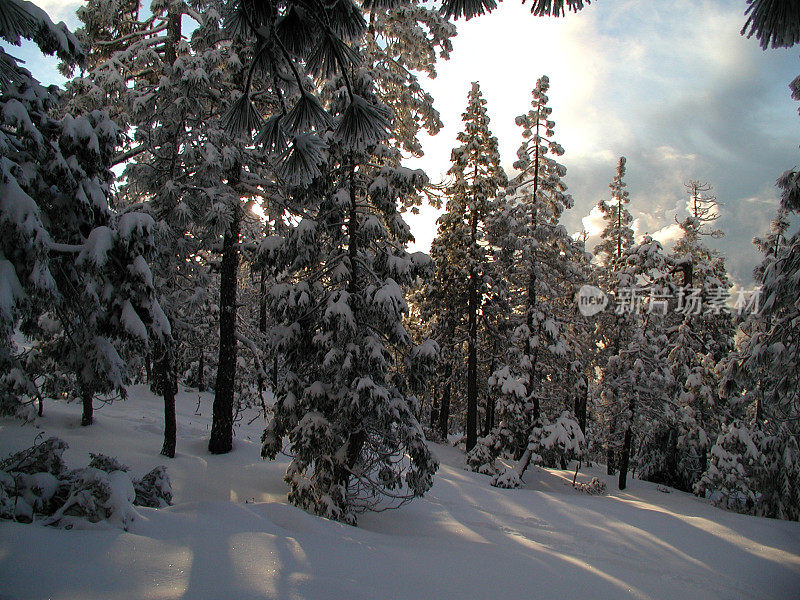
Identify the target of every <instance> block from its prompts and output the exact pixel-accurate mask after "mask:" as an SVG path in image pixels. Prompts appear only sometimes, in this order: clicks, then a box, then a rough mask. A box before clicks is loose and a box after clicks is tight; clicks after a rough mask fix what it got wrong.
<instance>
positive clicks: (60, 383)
mask: <svg viewBox="0 0 800 600" xmlns="http://www.w3.org/2000/svg"><path fill="white" fill-rule="evenodd" d="M0 17H2V18H0V35H2V37H3V38H4V39H5V40H7V41H8V42H10V43H12V44H19V43H20V38H27V39H32V40H34V41H36V43H37V44H39V46H40V48H41V49H42V51H44V52H46V53H56V54H57V55H58V57H59V58H60V59H61V60H62V61H64V62H65V63H69V64H85V60H86V57H85V54H83V53H82V51H80V50H79V49H78V48H79V46H78V43H77V40H76V38H75V37H74V36H73V35H72V34H71V33H70V32H69V31H67V29H66V28H65V27H64V26H63V24H62V25H59V26H56V25H54V24H53V23H52V21H50V19H49V18H48V17H47V15H46V13H44V12H43V11H41V10H40V9H38V8H37V7H35V6H34V5H32V4H30V3H28V2H20V1H19V0H10V1H9V2H6V3H4V4H3V6H2V8H0ZM0 63H2V65H3V67H4V68H3V69H2V79H0V113H2V118H3V135H2V138H1V139H0V167H1V168H2V171H0V228H1V229H2V236H0V239H2V245H1V246H0V268H2V271H3V276H2V278H0V282H1V283H0V285H2V286H3V291H2V293H0V297H2V298H3V303H2V335H3V342H2V345H0V363H2V364H3V369H4V373H5V375H4V377H3V388H4V392H3V396H4V398H3V405H4V409H5V410H13V409H14V407H15V406H16V402H17V401H18V399H19V398H20V396H21V394H25V395H28V396H30V397H35V396H39V398H40V400H41V395H40V394H39V391H38V389H37V383H36V375H37V373H36V372H35V369H36V366H37V363H38V365H39V366H40V367H46V368H47V370H46V371H45V372H44V373H43V375H44V379H43V381H42V385H43V386H45V388H46V389H48V390H54V389H56V388H58V391H60V392H63V393H67V394H69V395H74V396H78V397H80V398H81V399H82V403H83V416H82V419H81V422H82V424H83V425H89V424H90V423H91V422H92V419H93V410H92V400H93V397H94V395H95V394H98V393H110V392H112V391H116V392H117V393H119V394H120V395H124V393H125V391H124V387H123V385H124V383H125V382H126V381H127V375H128V373H127V365H126V363H125V361H124V360H123V358H122V357H121V356H120V350H119V349H120V347H121V345H122V344H125V343H135V344H139V345H141V346H145V347H146V346H147V344H148V341H149V338H150V336H151V335H152V336H153V337H154V338H156V339H159V340H161V341H164V340H166V339H168V338H169V335H170V324H169V322H168V320H167V319H166V317H165V315H164V313H163V311H162V310H161V307H160V305H159V303H158V301H157V299H156V297H155V292H154V286H153V278H152V273H151V272H150V269H149V267H148V264H147V260H148V259H149V258H150V256H151V255H152V252H153V244H154V240H153V221H152V219H151V218H150V217H149V216H147V215H144V214H141V213H137V212H132V211H128V212H116V211H114V210H113V209H112V207H111V204H110V198H111V192H110V185H111V181H112V179H113V174H112V173H111V170H110V167H111V164H112V159H113V156H114V154H115V151H116V146H117V143H118V141H119V139H120V135H121V132H120V130H119V129H118V128H117V126H116V125H115V124H114V123H113V122H111V121H110V120H109V119H108V116H107V114H106V113H104V112H101V111H91V112H88V113H86V114H83V115H80V114H77V115H72V114H64V115H63V116H60V117H58V116H57V114H58V110H57V109H58V100H59V95H60V93H59V91H58V90H57V89H56V88H55V87H51V88H44V87H42V86H41V85H40V84H39V82H37V81H36V80H35V79H34V78H33V77H32V76H31V75H30V73H29V72H28V71H26V70H25V69H22V68H21V67H20V66H19V65H18V62H17V60H16V59H14V58H13V57H11V56H10V55H8V54H7V53H5V51H3V50H0ZM15 330H19V331H20V332H21V333H23V334H24V335H25V336H26V337H27V338H28V339H29V340H31V341H33V345H32V349H31V351H30V352H29V353H28V352H24V351H22V350H21V349H20V348H18V347H16V345H15V344H14V342H13V341H12V338H11V336H12V334H13V333H14V331H15ZM40 409H41V404H40Z"/></svg>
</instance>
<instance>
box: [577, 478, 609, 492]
mask: <svg viewBox="0 0 800 600" xmlns="http://www.w3.org/2000/svg"><path fill="white" fill-rule="evenodd" d="M572 487H574V488H575V489H576V490H578V491H579V492H584V493H586V494H589V495H590V496H603V495H605V493H606V482H605V481H601V480H600V479H598V478H597V477H592V480H591V481H589V482H584V481H576V482H575V483H574V484H573V486H572Z"/></svg>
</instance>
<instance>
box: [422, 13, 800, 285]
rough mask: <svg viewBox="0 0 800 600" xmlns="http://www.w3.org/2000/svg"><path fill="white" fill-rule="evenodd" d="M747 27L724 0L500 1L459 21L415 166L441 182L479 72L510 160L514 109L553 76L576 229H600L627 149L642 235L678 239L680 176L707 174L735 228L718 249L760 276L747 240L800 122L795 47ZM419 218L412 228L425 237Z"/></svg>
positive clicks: (771, 195) (764, 212)
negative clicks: (436, 128)
mask: <svg viewBox="0 0 800 600" xmlns="http://www.w3.org/2000/svg"><path fill="white" fill-rule="evenodd" d="M742 22H743V16H742V7H741V6H740V5H739V4H738V3H730V2H725V1H723V0H707V1H704V2H694V1H690V0H676V1H675V2H670V3H663V2H638V1H633V0H615V1H614V2H604V3H597V4H594V3H593V4H592V5H591V6H590V7H588V8H587V9H585V10H584V11H582V12H581V13H579V14H576V15H572V14H570V15H567V16H566V17H565V18H562V19H557V20H542V19H536V18H534V17H532V16H531V15H530V13H529V12H528V9H527V8H526V7H524V6H519V5H518V3H515V2H509V3H503V4H502V5H501V6H500V7H499V8H498V9H497V10H496V11H495V12H494V13H492V14H491V15H489V16H487V17H481V18H478V19H473V20H472V21H470V22H469V23H466V24H465V25H464V26H462V25H461V24H459V31H460V33H459V38H458V39H457V40H456V43H455V51H454V53H453V59H452V61H451V62H450V63H449V64H448V63H442V65H440V67H439V73H440V77H439V79H437V80H436V81H434V82H431V85H425V87H426V88H429V89H430V90H431V91H432V92H433V95H434V97H435V98H436V100H437V106H438V108H439V110H440V111H441V113H442V117H443V119H444V121H445V123H446V127H445V130H444V131H443V132H442V134H440V136H439V137H438V139H434V140H430V141H428V142H426V144H425V150H426V153H427V156H426V157H425V158H424V159H422V160H420V161H419V162H418V163H417V164H416V166H420V167H422V168H425V169H426V170H427V171H428V173H429V174H430V175H431V177H432V178H433V179H434V180H436V179H437V176H440V174H443V173H444V171H446V169H447V167H448V166H449V152H450V149H451V148H452V147H453V145H455V135H456V133H457V132H458V130H459V129H460V128H461V125H462V123H461V121H460V118H459V117H460V115H461V113H462V112H463V110H464V106H465V104H466V94H467V90H468V86H469V82H471V81H475V80H478V81H480V83H481V87H482V89H483V92H484V95H485V97H486V99H487V101H488V111H489V114H490V117H491V118H492V123H491V127H492V130H493V131H494V133H495V135H497V136H498V138H499V140H500V150H501V154H502V157H503V161H504V166H506V167H508V166H510V163H511V162H512V161H513V157H514V152H515V151H516V148H517V145H518V143H519V140H520V132H519V130H518V128H517V127H515V126H514V124H513V119H514V116H516V115H517V114H519V113H521V112H523V111H525V110H526V109H527V108H528V106H529V104H528V103H529V100H530V89H531V88H532V87H533V86H534V85H535V82H536V78H537V77H539V76H540V75H541V74H544V73H546V74H548V75H549V76H550V81H551V91H550V94H549V96H550V105H551V106H552V107H553V119H554V120H555V122H556V132H555V138H556V140H557V141H559V142H560V143H561V144H562V145H563V146H564V147H565V149H566V154H565V155H564V157H562V160H561V162H563V164H564V165H565V166H566V167H567V177H566V182H567V184H568V186H569V192H570V193H571V194H572V196H573V198H574V201H575V208H574V209H573V210H572V211H568V213H567V214H566V215H565V216H564V218H563V221H564V224H565V226H566V227H567V229H568V231H579V230H581V229H583V228H587V229H588V227H586V225H592V224H596V222H597V221H596V218H597V213H596V211H595V209H594V207H595V205H596V204H597V202H598V201H599V200H601V199H604V198H608V195H609V192H608V187H607V186H608V183H609V182H610V181H611V178H612V177H613V175H614V168H615V166H616V160H617V157H618V156H621V155H624V156H626V157H627V159H628V162H627V166H628V173H627V176H626V182H627V183H628V189H629V191H630V197H631V204H630V205H629V208H630V210H631V212H632V213H633V215H634V217H635V219H636V222H635V223H636V225H637V234H639V235H641V234H643V233H645V232H651V233H652V232H657V233H658V235H659V236H662V238H663V240H664V241H667V242H669V241H670V240H673V239H674V238H675V234H676V222H675V220H676V219H681V218H683V217H684V216H685V215H686V214H687V213H686V200H687V195H686V191H685V188H684V183H685V182H687V181H688V180H690V179H698V180H701V181H706V182H708V183H710V184H711V185H712V186H713V187H714V189H713V191H712V192H711V193H712V194H714V195H716V196H717V198H718V199H719V201H720V202H721V203H722V207H721V209H720V218H719V220H718V221H717V222H716V224H717V226H718V227H720V228H722V229H723V230H725V232H726V237H724V238H722V239H719V240H709V244H710V245H712V246H714V247H716V248H718V249H719V250H720V251H722V252H724V253H725V254H726V256H727V259H728V265H729V268H730V270H731V274H732V275H733V276H734V278H735V279H736V280H737V281H740V283H741V284H742V285H745V286H747V285H750V284H751V281H752V280H751V272H752V268H753V266H754V265H755V264H756V262H757V260H758V257H757V255H756V253H755V251H754V250H753V248H752V245H751V243H750V241H751V239H752V238H753V236H755V235H758V234H761V233H763V231H764V230H765V229H766V227H767V226H768V223H769V220H770V218H771V217H772V214H773V212H774V206H775V198H776V192H775V189H774V182H775V179H776V178H777V176H778V175H779V174H780V173H781V172H782V171H783V170H785V169H786V168H789V167H791V166H793V165H797V164H799V163H800V157H799V156H798V152H797V144H798V141H800V120H798V118H797V106H796V104H795V103H794V102H793V101H792V100H791V98H790V96H789V90H788V87H787V86H788V83H789V81H791V80H792V79H793V78H794V77H795V76H796V71H797V67H796V52H795V53H793V52H792V51H791V50H785V51H784V50H771V51H769V52H762V51H761V50H760V48H759V47H758V44H757V42H755V41H754V40H748V39H746V38H743V37H741V36H740V35H739V29H740V28H741V25H742ZM431 223H432V220H431ZM585 223H586V224H585ZM422 226H423V224H422V223H420V224H419V225H417V224H415V225H414V228H415V229H414V231H415V233H417V227H422ZM417 235H418V238H420V239H422V238H423V237H430V238H431V239H432V237H433V235H430V236H423V235H419V234H417ZM589 247H591V240H590V244H589Z"/></svg>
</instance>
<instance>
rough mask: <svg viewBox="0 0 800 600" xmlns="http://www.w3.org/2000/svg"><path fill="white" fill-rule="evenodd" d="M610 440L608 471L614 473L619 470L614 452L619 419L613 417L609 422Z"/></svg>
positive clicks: (607, 453)
mask: <svg viewBox="0 0 800 600" xmlns="http://www.w3.org/2000/svg"><path fill="white" fill-rule="evenodd" d="M609 430H610V431H609V432H608V442H607V444H606V473H608V474H609V475H613V474H614V473H616V472H617V465H616V459H615V453H614V435H615V433H616V431H617V419H616V417H612V418H611V423H609Z"/></svg>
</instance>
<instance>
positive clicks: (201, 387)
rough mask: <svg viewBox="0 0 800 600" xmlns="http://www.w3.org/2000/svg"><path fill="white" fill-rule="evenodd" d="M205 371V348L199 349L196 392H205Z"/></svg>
mask: <svg viewBox="0 0 800 600" xmlns="http://www.w3.org/2000/svg"><path fill="white" fill-rule="evenodd" d="M205 370H206V350H205V348H202V347H201V348H200V356H199V357H198V359H197V391H198V392H205V391H206V381H205Z"/></svg>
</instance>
